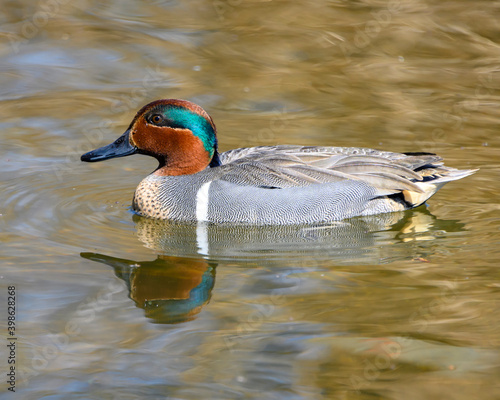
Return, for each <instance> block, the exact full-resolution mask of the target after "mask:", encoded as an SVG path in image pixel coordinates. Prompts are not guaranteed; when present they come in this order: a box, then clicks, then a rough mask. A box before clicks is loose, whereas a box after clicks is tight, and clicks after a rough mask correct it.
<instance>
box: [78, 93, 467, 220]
mask: <svg viewBox="0 0 500 400" xmlns="http://www.w3.org/2000/svg"><path fill="white" fill-rule="evenodd" d="M215 135H216V130H215V125H214V124H213V121H212V119H211V118H210V117H209V116H208V114H207V113H206V112H205V111H204V110H203V109H202V108H201V107H199V106H197V105H195V104H193V103H190V102H187V101H184V100H159V101H156V102H153V103H150V104H148V105H147V106H145V107H144V108H143V109H141V110H140V111H139V112H138V113H137V115H136V117H135V118H134V120H133V121H132V123H131V125H130V127H129V129H128V130H127V132H125V134H124V135H122V136H121V137H120V138H119V139H118V140H117V141H116V142H114V143H112V144H111V145H108V146H105V147H103V148H100V149H97V150H95V151H93V152H90V153H87V154H84V155H83V156H82V160H83V161H100V160H104V159H107V158H111V157H120V156H125V155H129V154H133V153H142V154H147V155H152V156H154V157H156V158H157V159H158V160H159V162H160V165H159V167H158V169H157V170H156V171H154V172H153V173H152V174H151V175H149V176H148V177H146V178H145V179H144V180H143V181H142V182H141V183H140V184H139V186H138V187H137V189H136V192H135V195H134V200H133V208H134V210H135V211H137V212H138V213H139V214H141V215H144V216H148V217H153V218H160V219H171V220H180V221H192V222H195V221H198V222H203V221H206V222H212V223H248V224H279V225H285V224H302V223H323V222H330V221H338V220H342V219H345V218H349V217H354V216H361V215H372V214H378V213H385V212H392V211H401V210H405V209H409V208H413V207H417V206H419V205H420V204H422V203H424V202H425V201H426V200H427V199H428V198H429V197H431V196H432V195H433V194H434V193H435V192H436V191H437V190H438V189H439V188H440V187H441V186H442V185H444V184H445V183H446V182H449V181H452V180H457V179H461V178H463V177H465V176H467V175H470V174H471V173H473V172H474V171H473V170H457V169H454V168H449V167H445V166H443V163H442V162H441V158H440V157H438V156H436V155H434V154H429V153H406V154H401V153H391V152H385V151H378V150H372V149H363V148H346V147H301V146H263V147H254V148H244V149H236V150H231V151H228V152H225V153H222V154H218V152H217V140H216V136H215Z"/></svg>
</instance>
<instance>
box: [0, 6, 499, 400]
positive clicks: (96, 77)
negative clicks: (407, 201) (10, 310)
mask: <svg viewBox="0 0 500 400" xmlns="http://www.w3.org/2000/svg"><path fill="white" fill-rule="evenodd" d="M49 3H50V4H49ZM499 12H500V9H499V4H498V2H492V1H475V2H472V1H461V2H440V3H436V4H431V3H429V2H424V1H421V0H400V1H392V2H385V1H378V0H375V1H373V0H370V1H356V2H346V1H336V2H331V1H318V2H292V1H267V2H262V1H245V2H242V1H226V0H213V1H212V0H211V1H204V0H196V1H191V2H175V1H171V2H158V1H148V2H139V1H133V0H127V1H120V2H119V1H115V0H103V1H97V0H96V1H93V0H78V1H75V2H68V1H62V0H56V1H53V2H30V1H20V2H10V1H8V2H5V4H4V7H3V9H2V18H3V20H2V32H1V37H2V38H3V41H2V42H1V45H0V52H1V55H2V57H1V59H0V68H1V70H2V73H3V75H2V76H3V78H4V79H3V81H2V85H0V101H1V104H2V107H0V119H1V141H2V143H1V146H0V155H1V157H0V167H1V170H2V174H1V175H0V185H1V190H2V198H3V202H2V209H1V210H0V214H1V216H0V226H1V227H2V229H1V230H0V238H1V241H2V254H1V256H0V259H1V261H2V272H1V274H0V279H1V281H2V285H3V287H6V286H8V285H12V284H15V285H16V287H17V292H18V297H19V303H18V306H19V314H18V315H19V321H18V322H19V330H18V333H19V348H18V350H19V351H18V360H17V363H18V364H17V365H18V367H19V369H18V375H17V376H18V385H19V390H20V391H21V392H20V395H21V396H22V398H25V399H39V398H42V397H44V396H45V397H48V396H50V397H51V398H56V399H59V398H61V399H63V398H64V399H66V398H93V399H94V398H95V399H101V398H115V397H119V398H127V399H135V398H144V397H145V396H146V397H148V398H183V399H187V398H193V399H199V398H218V399H225V398H227V399H234V398H246V397H254V398H260V399H264V398H269V399H276V398H286V399H288V398H318V399H319V398H343V399H369V398H373V397H377V398H394V399H399V398H402V397H405V398H407V397H409V398H415V399H419V398H429V399H433V398H439V399H441V398H455V399H462V398H463V399H470V398H482V399H489V398H491V399H494V398H498V397H499V396H500V392H499V389H498V385H497V382H498V376H499V371H500V368H499V363H498V359H499V357H498V354H499V348H500V326H499V324H498V321H497V318H496V317H495V316H496V310H497V309H498V305H499V304H498V303H499V300H500V298H499V295H498V286H499V283H498V279H499V274H498V259H499V258H500V253H499V248H498V243H499V229H498V227H499V224H498V221H499V217H500V215H499V207H498V204H499V203H500V201H499V196H498V193H499V184H498V176H499V173H500V168H499V163H498V160H499V159H500V154H499V150H498V149H499V148H500V140H499V136H498V134H497V131H498V126H499V123H500V118H499V113H498V110H499V109H500V108H499V91H498V90H499V88H500V74H499V71H500V63H499V60H500V57H499V56H500V30H499V28H498V21H497V20H498V18H497V17H496V16H497V15H498V13H499ZM167 97H177V98H185V99H189V100H192V101H195V102H197V103H199V104H200V105H202V106H203V107H204V108H205V109H206V110H207V111H208V112H209V113H210V114H211V115H212V117H213V118H214V120H215V123H216V125H217V127H218V132H219V144H220V147H221V150H223V151H224V150H227V149H231V148H236V147H242V146H254V145H270V144H278V143H281V144H304V145H337V146H362V147H373V148H379V149H385V150H390V151H428V152H437V153H439V154H440V155H441V156H443V157H444V159H445V161H446V163H447V165H450V166H454V167H461V168H477V167H480V168H481V170H480V171H479V172H478V173H477V174H475V175H474V176H471V177H468V178H467V179H466V180H463V181H460V182H454V183H450V184H448V185H447V186H446V187H445V188H444V189H442V190H440V191H439V193H437V194H436V195H435V196H434V197H433V198H432V199H430V201H429V205H428V208H420V209H418V210H414V211H409V212H407V213H403V214H391V215H386V216H379V217H376V218H372V219H353V220H350V221H344V222H343V223H341V224H334V225H332V226H324V227H287V228H271V227H269V228H268V227H266V228H248V227H246V228H245V227H214V226H207V227H204V229H205V231H202V230H200V229H197V227H193V226H185V225H184V226H181V225H178V224H172V223H168V222H166V223H162V222H158V221H151V220H146V219H143V218H138V217H135V216H133V215H132V213H131V212H130V209H129V206H130V202H131V197H132V193H133V190H134V188H135V187H136V185H137V184H138V182H139V181H140V180H141V179H142V178H143V177H144V176H145V175H146V174H148V173H149V172H150V171H151V170H152V169H154V167H155V161H154V160H150V159H147V158H141V157H134V158H132V157H130V158H126V159H120V160H115V161H109V162H107V163H105V164H100V165H81V164H80V162H79V156H80V155H81V154H82V153H84V152H86V151H88V150H91V149H93V148H96V147H99V146H100V145H102V144H105V143H108V142H110V141H111V140H112V139H113V138H116V137H117V136H118V134H120V133H121V132H123V130H124V129H125V128H126V127H127V125H128V124H129V122H130V120H131V119H132V117H133V115H134V113H135V112H136V110H137V109H138V108H140V107H141V106H142V105H144V104H146V103H148V102H149V101H151V100H154V99H157V98H167ZM80 254H82V256H84V257H83V258H82V256H81V255H80ZM141 260H149V261H141ZM96 261H97V262H96ZM110 267H112V268H110ZM216 272H217V279H216V280H215V274H216ZM69 323H71V324H69ZM68 324H69V325H68ZM70 328H72V329H70Z"/></svg>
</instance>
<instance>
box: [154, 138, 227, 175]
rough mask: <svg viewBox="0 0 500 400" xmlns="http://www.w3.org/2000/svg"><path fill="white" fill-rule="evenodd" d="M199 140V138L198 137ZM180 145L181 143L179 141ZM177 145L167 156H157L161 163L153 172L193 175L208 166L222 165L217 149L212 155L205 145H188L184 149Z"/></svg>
mask: <svg viewBox="0 0 500 400" xmlns="http://www.w3.org/2000/svg"><path fill="white" fill-rule="evenodd" d="M196 139H197V140H199V139H198V138H196ZM178 145H180V143H178ZM180 147H181V146H179V147H177V148H176V149H175V151H172V152H170V153H168V154H167V155H166V156H164V157H163V156H159V157H157V159H158V161H159V163H160V165H159V166H158V168H157V169H156V170H155V171H154V172H153V174H154V175H158V176H178V175H191V174H196V173H197V172H200V171H203V170H204V169H205V168H207V167H208V166H210V167H216V166H219V165H220V159H219V155H218V153H217V150H214V154H213V155H211V154H210V153H209V152H207V151H206V150H205V148H204V147H203V146H191V145H189V146H187V148H185V149H182V148H180Z"/></svg>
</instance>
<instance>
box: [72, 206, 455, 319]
mask: <svg viewBox="0 0 500 400" xmlns="http://www.w3.org/2000/svg"><path fill="white" fill-rule="evenodd" d="M134 222H135V223H136V229H137V235H138V237H139V239H140V240H141V241H142V242H143V243H144V244H145V245H146V246H147V247H148V248H151V249H153V250H155V251H157V252H158V253H161V254H160V255H159V256H158V258H157V259H156V260H154V261H135V260H127V259H121V258H114V257H109V256H105V255H101V254H96V253H82V254H81V255H82V257H84V258H86V259H89V260H93V261H97V262H101V263H104V264H107V265H110V266H112V267H113V268H114V270H115V273H116V275H117V276H118V277H120V278H121V279H123V280H124V281H125V282H126V284H127V286H128V289H129V292H130V298H131V299H132V300H133V301H134V302H135V304H136V305H137V307H140V308H142V309H144V310H145V314H146V316H147V317H148V318H150V319H152V321H153V322H155V323H170V324H171V323H179V322H185V321H189V320H192V319H194V318H195V317H196V316H197V315H198V314H199V313H200V311H201V309H202V307H203V306H204V305H206V304H207V303H208V302H209V300H210V296H211V291H212V289H213V287H214V284H215V269H216V266H217V265H218V264H220V263H221V262H224V260H231V262H235V263H238V264H241V265H247V264H245V261H248V260H251V263H252V265H255V264H258V265H259V266H260V267H265V268H269V269H273V268H288V267H290V266H292V265H293V266H297V265H299V266H301V267H303V268H308V267H311V266H312V265H314V262H316V264H317V265H319V264H321V263H327V264H328V265H337V264H346V263H348V264H368V265H370V264H380V263H389V262H392V261H395V260H403V259H407V260H408V259H420V260H425V258H426V257H428V256H430V255H432V254H433V252H434V251H435V250H434V248H435V246H432V245H430V244H431V243H432V242H433V241H434V240H436V239H440V238H443V237H445V236H446V235H447V234H448V233H450V232H457V231H461V230H462V229H463V224H461V223H459V222H457V221H450V220H447V221H444V220H439V219H437V218H436V217H435V216H433V215H432V214H430V213H429V212H428V210H426V209H425V208H424V207H421V208H420V209H417V210H412V211H407V212H400V213H390V214H381V215H375V216H370V217H362V218H354V219H351V220H346V221H341V222H336V223H332V224H330V225H322V226H310V225H307V226H242V225H232V226H230V225H226V226H224V225H210V224H198V225H197V224H194V225H193V224H191V225H190V224H180V223H175V222H171V221H160V220H154V219H149V218H142V217H138V216H134ZM318 263H319V264H318Z"/></svg>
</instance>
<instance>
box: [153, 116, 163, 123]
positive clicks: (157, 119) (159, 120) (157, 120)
mask: <svg viewBox="0 0 500 400" xmlns="http://www.w3.org/2000/svg"><path fill="white" fill-rule="evenodd" d="M162 121H163V115H160V114H154V115H153V116H152V117H151V122H152V123H153V124H155V125H159V124H161V123H162Z"/></svg>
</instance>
